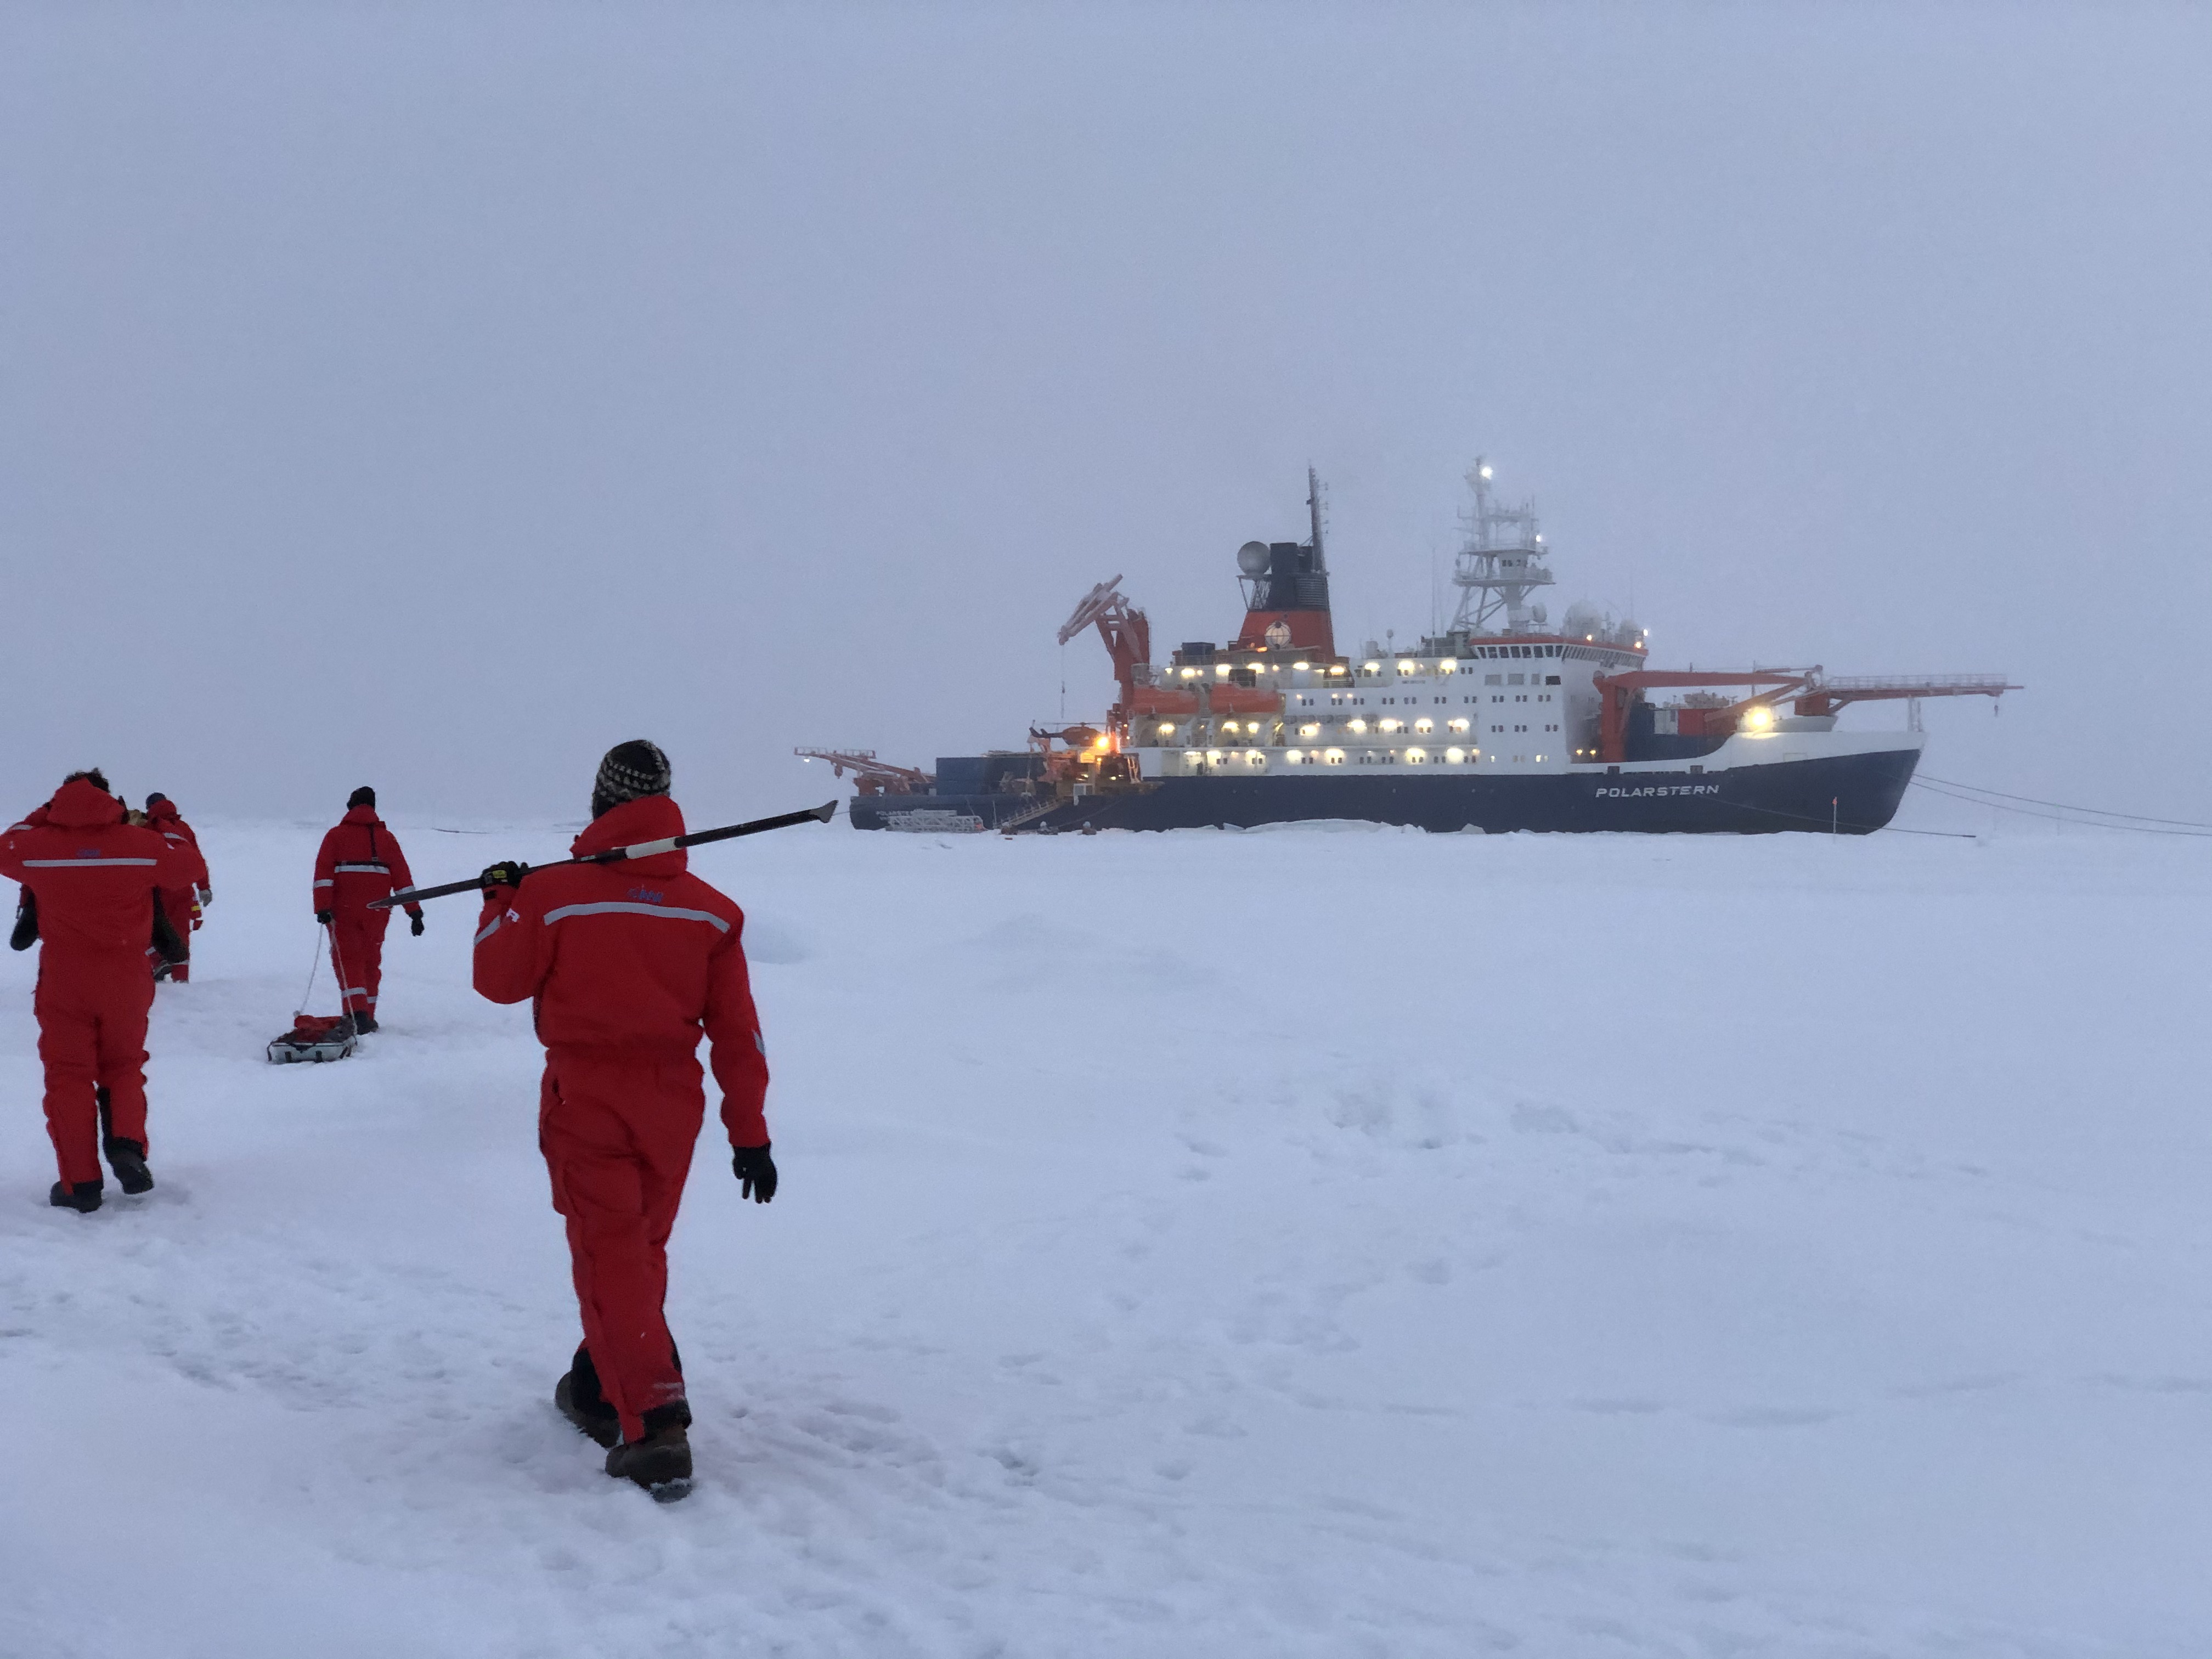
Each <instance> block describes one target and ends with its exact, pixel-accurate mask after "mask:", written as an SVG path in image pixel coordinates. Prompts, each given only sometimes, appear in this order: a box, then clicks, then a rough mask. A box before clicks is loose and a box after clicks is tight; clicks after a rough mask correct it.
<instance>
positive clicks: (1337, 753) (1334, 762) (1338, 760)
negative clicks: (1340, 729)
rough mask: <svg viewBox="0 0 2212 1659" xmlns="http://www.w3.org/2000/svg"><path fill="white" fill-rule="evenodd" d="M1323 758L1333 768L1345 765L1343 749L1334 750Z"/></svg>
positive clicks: (1329, 751)
mask: <svg viewBox="0 0 2212 1659" xmlns="http://www.w3.org/2000/svg"><path fill="white" fill-rule="evenodd" d="M1322 759H1323V760H1324V761H1326V762H1328V764H1329V765H1331V766H1341V765H1343V764H1344V750H1341V749H1332V750H1328V752H1327V753H1326V754H1324V755H1323V756H1322Z"/></svg>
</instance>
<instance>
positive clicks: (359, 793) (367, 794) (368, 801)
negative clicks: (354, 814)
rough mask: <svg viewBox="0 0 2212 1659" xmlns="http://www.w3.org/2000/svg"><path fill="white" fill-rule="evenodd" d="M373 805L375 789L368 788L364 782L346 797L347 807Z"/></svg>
mask: <svg viewBox="0 0 2212 1659" xmlns="http://www.w3.org/2000/svg"><path fill="white" fill-rule="evenodd" d="M346 805H347V807H348V808H349V809H351V808H353V807H356V806H374V805H376V791H375V790H374V789H372V788H370V787H368V785H367V784H365V783H364V784H363V785H362V787H360V788H358V789H356V790H355V791H354V792H353V793H351V794H350V795H348V796H347V797H346Z"/></svg>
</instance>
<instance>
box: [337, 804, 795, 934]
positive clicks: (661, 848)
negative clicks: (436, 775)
mask: <svg viewBox="0 0 2212 1659" xmlns="http://www.w3.org/2000/svg"><path fill="white" fill-rule="evenodd" d="M836 816H837V803H836V801H834V800H833V801H825V802H823V804H822V805H819V806H810V807H808V808H807V809H806V810H805V811H804V812H779V813H777V814H776V815H775V817H772V818H755V819H754V820H753V821H752V822H751V823H731V824H725V825H724V826H723V827H722V828H721V829H697V830H694V831H693V832H692V833H691V834H690V835H688V836H668V837H666V838H665V839H664V840H661V841H641V842H638V843H637V845H636V846H635V847H610V848H607V850H606V851H605V852H604V853H589V854H585V856H584V857H582V858H580V859H562V860H558V861H557V862H556V863H552V864H533V865H532V866H530V867H531V868H532V870H557V869H559V868H560V867H561V866H562V865H563V864H620V863H621V862H622V861H623V860H624V859H649V858H652V857H653V856H654V855H655V854H660V853H672V852H674V851H676V849H677V848H679V847H703V846H705V845H706V844H707V842H710V841H735V840H736V839H737V838H738V836H757V835H759V834H761V833H762V832H763V830H768V829H789V828H790V827H791V826H792V825H793V824H794V823H829V820H830V819H832V818H834V817H836ZM481 890H483V882H482V881H481V880H480V879H478V878H471V879H470V880H467V881H449V882H447V884H445V885H444V886H443V887H410V888H408V889H407V890H405V891H404V892H398V893H394V894H392V896H390V897H388V898H380V899H371V900H369V902H368V908H370V909H372V910H389V909H391V908H393V907H394V906H396V905H402V904H420V903H421V902H422V901H423V900H424V899H434V898H449V897H451V896H453V894H455V893H474V892H479V891H481Z"/></svg>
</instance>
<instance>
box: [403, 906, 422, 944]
mask: <svg viewBox="0 0 2212 1659" xmlns="http://www.w3.org/2000/svg"><path fill="white" fill-rule="evenodd" d="M407 931H408V932H409V933H412V934H414V935H415V937H416V939H420V938H422V912H421V911H420V910H410V911H409V912H408V913H407Z"/></svg>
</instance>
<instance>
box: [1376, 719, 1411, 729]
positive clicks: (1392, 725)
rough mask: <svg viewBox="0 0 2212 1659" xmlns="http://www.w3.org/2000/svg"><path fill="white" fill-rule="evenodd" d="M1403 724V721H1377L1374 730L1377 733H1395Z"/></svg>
mask: <svg viewBox="0 0 2212 1659" xmlns="http://www.w3.org/2000/svg"><path fill="white" fill-rule="evenodd" d="M1404 724H1405V721H1403V720H1377V721H1376V729H1377V730H1378V731H1383V732H1395V731H1396V730H1397V729H1398V728H1399V727H1400V726H1403V725H1404Z"/></svg>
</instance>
